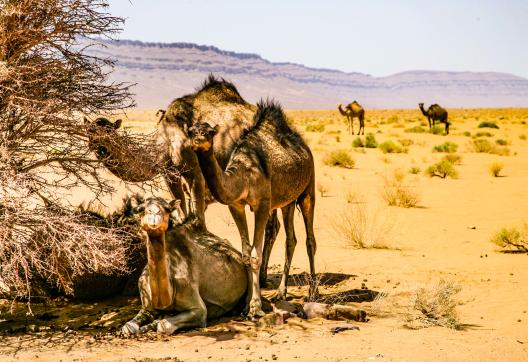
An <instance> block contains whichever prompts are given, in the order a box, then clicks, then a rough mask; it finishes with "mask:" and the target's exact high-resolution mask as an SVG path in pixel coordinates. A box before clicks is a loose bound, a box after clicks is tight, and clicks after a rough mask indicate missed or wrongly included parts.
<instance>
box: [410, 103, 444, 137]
mask: <svg viewBox="0 0 528 362" xmlns="http://www.w3.org/2000/svg"><path fill="white" fill-rule="evenodd" d="M418 107H420V110H421V111H422V113H423V115H424V116H426V117H427V122H429V128H431V120H432V121H433V122H432V123H433V127H434V125H435V121H439V122H441V123H444V124H445V132H446V134H449V124H450V122H449V121H448V120H447V111H446V110H445V108H442V107H440V106H439V105H438V104H431V105H430V106H429V108H428V109H427V111H426V110H425V109H424V104H423V103H418Z"/></svg>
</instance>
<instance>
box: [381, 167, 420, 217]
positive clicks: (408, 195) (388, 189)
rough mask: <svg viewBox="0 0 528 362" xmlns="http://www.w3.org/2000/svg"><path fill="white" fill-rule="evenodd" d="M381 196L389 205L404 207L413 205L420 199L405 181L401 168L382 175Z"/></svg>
mask: <svg viewBox="0 0 528 362" xmlns="http://www.w3.org/2000/svg"><path fill="white" fill-rule="evenodd" d="M381 197H382V198H383V200H385V202H386V203H387V205H389V206H400V207H405V208H408V207H415V206H417V204H418V202H419V201H420V198H419V195H418V193H417V192H416V191H415V190H413V189H412V187H411V186H410V185H409V184H408V183H406V182H405V173H404V172H403V171H401V170H394V172H393V173H392V174H391V175H386V176H383V185H382V189H381Z"/></svg>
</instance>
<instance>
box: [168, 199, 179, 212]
mask: <svg viewBox="0 0 528 362" xmlns="http://www.w3.org/2000/svg"><path fill="white" fill-rule="evenodd" d="M180 204H181V200H171V201H170V202H169V206H170V208H171V211H174V210H175V209H177V208H178V207H180Z"/></svg>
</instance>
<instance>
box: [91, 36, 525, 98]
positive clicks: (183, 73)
mask: <svg viewBox="0 0 528 362" xmlns="http://www.w3.org/2000/svg"><path fill="white" fill-rule="evenodd" d="M101 43H102V44H103V45H104V48H100V47H97V48H94V47H92V48H89V50H88V51H89V53H91V54H92V55H96V56H100V57H109V58H112V59H115V60H116V68H115V71H114V73H113V74H112V79H113V80H116V81H125V82H131V83H137V86H136V87H135V88H134V91H135V93H136V102H137V104H138V106H139V107H142V108H155V107H162V106H165V105H167V104H168V103H169V102H170V101H171V100H172V99H173V98H176V97H179V96H182V95H184V94H187V93H189V92H191V91H192V90H194V89H195V88H196V86H198V85H199V84H200V83H201V82H202V81H203V79H204V78H205V77H206V76H207V75H208V74H209V73H214V74H216V75H218V76H221V77H224V78H226V79H228V80H230V81H232V82H233V83H235V85H236V86H237V87H238V88H239V90H240V92H241V94H242V95H243V96H244V97H245V98H246V99H247V100H248V101H250V102H256V101H257V100H258V99H260V98H266V97H272V98H275V99H278V100H280V101H281V103H283V105H284V106H285V107H287V108H334V107H335V104H336V103H345V102H349V101H351V100H353V99H357V100H358V101H359V102H360V103H362V104H364V106H366V107H367V108H368V107H370V108H409V107H415V106H416V104H417V103H418V102H425V103H440V104H442V105H445V106H447V107H526V106H528V79H525V78H523V77H519V76H517V75H513V74H509V73H502V72H473V71H466V72H457V71H436V70H420V69H417V70H408V71H403V72H399V73H395V74H391V75H388V76H382V77H376V76H372V75H370V74H365V73H360V72H344V71H342V70H338V69H328V68H313V67H308V66H305V65H302V64H297V63H290V62H271V61H268V60H266V59H265V58H263V57H262V56H260V55H258V54H254V53H238V52H233V51H227V50H222V49H220V48H218V47H215V46H210V45H198V44H195V43H183V42H177V43H157V42H141V41H138V40H119V41H116V40H103V41H101Z"/></svg>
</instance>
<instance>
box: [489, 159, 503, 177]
mask: <svg viewBox="0 0 528 362" xmlns="http://www.w3.org/2000/svg"><path fill="white" fill-rule="evenodd" d="M503 168H504V164H503V163H502V162H493V163H492V164H491V165H490V166H489V172H490V174H491V176H494V177H499V176H500V172H501V171H502V169H503Z"/></svg>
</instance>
